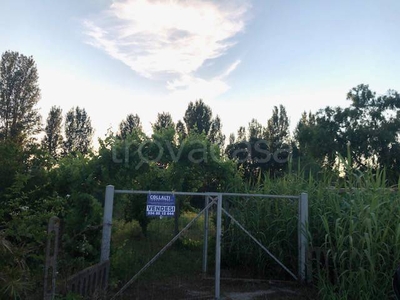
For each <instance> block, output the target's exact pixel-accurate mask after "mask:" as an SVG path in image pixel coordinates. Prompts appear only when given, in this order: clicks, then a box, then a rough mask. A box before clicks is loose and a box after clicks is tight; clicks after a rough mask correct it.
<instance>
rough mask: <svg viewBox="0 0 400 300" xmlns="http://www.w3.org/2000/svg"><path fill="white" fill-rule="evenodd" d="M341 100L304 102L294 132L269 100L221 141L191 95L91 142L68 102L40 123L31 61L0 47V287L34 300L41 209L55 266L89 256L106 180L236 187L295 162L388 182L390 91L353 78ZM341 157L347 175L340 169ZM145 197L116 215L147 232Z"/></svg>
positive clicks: (73, 265)
mask: <svg viewBox="0 0 400 300" xmlns="http://www.w3.org/2000/svg"><path fill="white" fill-rule="evenodd" d="M347 99H348V100H349V103H350V104H349V106H348V107H346V108H341V107H330V106H328V107H326V108H323V109H320V110H319V111H317V112H304V113H303V115H302V117H301V119H300V120H299V122H298V123H297V126H296V129H295V131H294V133H293V134H291V133H290V130H289V118H288V116H287V113H286V109H285V107H284V106H282V105H279V106H276V107H273V109H272V116H271V117H270V118H269V119H268V120H266V122H265V123H260V122H259V121H258V120H256V119H253V120H251V121H250V122H249V123H248V125H247V126H246V127H240V128H238V131H237V133H236V134H231V135H230V136H229V137H228V139H226V137H225V136H224V134H223V133H222V121H221V119H220V117H219V116H218V115H216V116H214V115H213V112H212V110H211V108H210V107H209V106H208V105H206V103H205V102H204V101H203V100H197V101H194V102H190V103H189V104H188V107H187V109H186V111H185V114H184V116H183V117H182V119H181V120H179V121H177V122H176V123H175V122H174V121H173V119H172V117H171V115H170V114H169V113H168V112H161V113H159V114H158V116H157V119H156V120H155V122H154V123H152V129H153V132H152V133H151V134H150V135H146V134H145V133H144V131H143V128H142V124H141V120H140V117H139V116H138V115H137V114H135V113H130V114H128V115H127V116H126V118H125V119H124V120H122V121H121V123H120V124H119V127H118V130H117V131H116V132H111V131H110V132H109V133H108V134H107V136H106V137H105V138H104V139H99V147H98V149H96V151H93V150H94V149H93V146H92V138H93V133H94V128H93V127H92V125H91V119H90V117H89V116H88V114H87V112H86V111H85V109H84V108H80V107H73V108H71V109H70V110H69V111H68V112H67V113H66V114H65V115H64V114H63V112H62V110H61V108H60V107H57V106H53V107H52V108H51V109H50V112H49V115H48V117H47V119H46V123H45V126H44V128H42V124H41V116H40V113H39V111H38V109H37V104H38V102H39V100H40V87H39V84H38V70H37V66H36V64H35V61H34V59H33V58H32V57H27V56H25V55H23V54H20V53H18V52H13V51H6V52H4V53H3V54H2V56H1V61H0V166H1V168H0V278H1V280H0V291H1V292H0V293H3V294H0V295H1V296H0V297H3V296H4V297H5V298H15V299H18V298H27V297H28V295H29V298H32V299H33V298H34V296H33V295H32V294H31V293H32V291H35V290H37V291H40V287H41V286H42V264H43V258H44V245H45V239H46V230H45V228H46V223H47V222H48V220H49V218H50V216H54V215H56V216H58V217H60V218H61V219H62V220H63V223H62V224H63V228H62V238H61V239H62V240H61V245H62V247H61V248H62V251H61V253H60V259H59V268H60V273H62V274H72V273H73V272H74V271H76V270H80V269H82V268H83V267H85V266H88V265H90V264H91V263H93V262H95V261H97V260H98V257H99V248H100V245H99V241H100V236H99V233H100V231H99V230H98V224H100V220H101V203H102V201H103V199H104V188H105V186H106V185H107V184H113V185H115V186H116V187H118V188H121V189H141V190H181V191H198V192H207V191H221V192H235V191H237V192H244V191H248V190H247V187H248V186H249V185H250V186H251V185H252V184H256V183H257V182H259V179H260V178H261V177H265V178H268V177H270V178H273V177H275V178H277V177H279V178H283V177H282V176H283V175H285V174H290V173H291V172H292V170H293V169H295V168H296V169H299V170H300V169H301V170H302V171H303V173H304V174H306V176H307V175H308V174H311V173H312V175H313V176H314V177H313V178H317V177H318V176H319V174H322V171H324V172H323V174H326V173H327V172H328V173H329V172H330V173H332V174H336V175H340V176H336V177H334V178H342V179H338V180H346V176H354V174H362V172H363V171H365V170H369V171H370V172H372V173H374V172H376V174H383V173H384V174H386V177H384V178H383V179H382V176H381V175H379V178H380V179H379V180H385V181H387V182H388V183H389V184H392V185H394V184H397V183H398V179H399V175H400V174H399V172H400V171H399V170H400V159H399V158H400V141H399V133H400V95H399V93H398V92H396V91H394V90H389V91H388V92H387V93H386V94H384V95H377V94H376V93H375V92H373V91H371V90H370V88H369V86H368V85H365V84H361V85H358V86H357V87H354V88H352V89H351V90H350V91H349V93H348V94H347ZM41 132H42V133H43V134H44V135H43V138H42V139H41V140H39V138H38V134H39V133H41ZM343 164H345V165H346V166H345V168H344V170H350V169H351V170H352V172H351V175H349V174H350V173H349V174H346V172H343V168H342V166H343ZM383 169H384V170H385V172H382V170H383ZM342 173H343V174H342ZM360 176H361V175H360ZM377 178H378V177H377ZM283 179H284V178H283ZM335 180H336V179H335ZM352 180H353V181H354V178H353V177H352ZM132 200H135V201H132ZM179 201H180V203H179V207H180V208H181V209H182V210H184V209H187V208H189V207H190V205H191V204H190V203H189V202H188V200H187V199H180V200H179ZM144 205H145V199H142V198H140V197H139V196H137V195H124V196H121V198H120V199H119V201H118V206H117V207H116V208H115V213H116V217H118V218H120V219H124V220H126V221H130V220H133V219H135V220H138V222H139V224H140V226H141V227H142V231H143V233H144V234H146V229H147V225H148V222H149V219H148V218H146V216H145V211H144V209H143V207H144Z"/></svg>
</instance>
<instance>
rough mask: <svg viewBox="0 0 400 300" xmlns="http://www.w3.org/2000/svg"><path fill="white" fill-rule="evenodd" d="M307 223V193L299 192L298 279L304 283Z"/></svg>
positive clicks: (305, 279) (305, 275) (305, 274)
mask: <svg viewBox="0 0 400 300" xmlns="http://www.w3.org/2000/svg"><path fill="white" fill-rule="evenodd" d="M307 224H308V194H307V193H301V195H300V198H299V224H298V237H299V245H298V246H299V276H298V277H299V280H300V282H302V283H304V282H306V281H307V278H306V277H307V248H308V238H307Z"/></svg>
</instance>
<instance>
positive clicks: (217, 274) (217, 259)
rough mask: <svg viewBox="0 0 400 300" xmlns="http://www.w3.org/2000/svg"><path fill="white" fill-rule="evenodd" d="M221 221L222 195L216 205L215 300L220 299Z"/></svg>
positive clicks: (219, 195)
mask: <svg viewBox="0 0 400 300" xmlns="http://www.w3.org/2000/svg"><path fill="white" fill-rule="evenodd" d="M221 219H222V194H221V193H219V194H218V203H217V232H216V236H215V300H219V299H220V279H221V278H220V276H221V235H222V230H221Z"/></svg>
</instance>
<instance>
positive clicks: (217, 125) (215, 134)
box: [209, 115, 225, 148]
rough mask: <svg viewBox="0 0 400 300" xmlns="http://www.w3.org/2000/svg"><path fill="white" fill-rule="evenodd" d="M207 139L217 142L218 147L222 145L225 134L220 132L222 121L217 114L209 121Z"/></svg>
mask: <svg viewBox="0 0 400 300" xmlns="http://www.w3.org/2000/svg"><path fill="white" fill-rule="evenodd" d="M209 139H210V142H211V143H214V144H217V145H218V146H219V147H220V148H222V147H223V146H224V143H225V135H224V134H223V133H222V123H221V119H220V117H219V116H218V115H217V116H216V117H215V119H213V120H212V122H211V128H210V133H209Z"/></svg>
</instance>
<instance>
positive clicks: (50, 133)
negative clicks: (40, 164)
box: [42, 106, 63, 158]
mask: <svg viewBox="0 0 400 300" xmlns="http://www.w3.org/2000/svg"><path fill="white" fill-rule="evenodd" d="M61 126H62V109H61V108H60V107H56V106H53V107H52V108H51V109H50V112H49V115H48V117H47V124H46V128H45V130H44V131H45V136H44V138H43V140H42V146H43V148H44V149H46V150H47V152H48V153H49V154H50V155H51V156H52V157H54V158H58V157H59V155H60V151H61V149H62V145H63V137H62V133H61V130H62V128H61Z"/></svg>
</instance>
